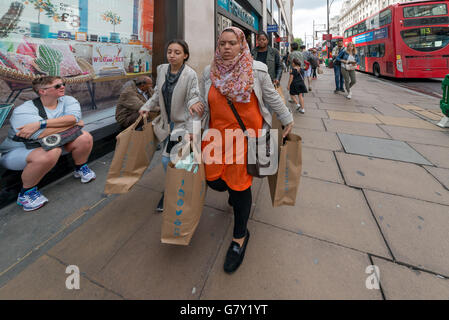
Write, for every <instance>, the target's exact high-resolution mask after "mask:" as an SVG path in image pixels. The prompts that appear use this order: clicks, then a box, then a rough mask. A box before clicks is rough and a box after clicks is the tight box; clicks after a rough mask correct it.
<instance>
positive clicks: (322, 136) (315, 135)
mask: <svg viewBox="0 0 449 320" xmlns="http://www.w3.org/2000/svg"><path fill="white" fill-rule="evenodd" d="M292 132H293V133H295V134H297V135H299V136H301V138H302V142H303V146H304V147H311V148H318V149H326V150H332V151H336V150H341V149H342V146H341V144H340V141H339V140H338V138H337V135H336V134H335V133H333V132H324V131H318V130H309V129H300V128H295V127H293V130H292Z"/></svg>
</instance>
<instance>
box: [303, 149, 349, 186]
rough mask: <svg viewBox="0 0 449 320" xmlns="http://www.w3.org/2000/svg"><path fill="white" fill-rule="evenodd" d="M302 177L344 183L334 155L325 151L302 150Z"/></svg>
mask: <svg viewBox="0 0 449 320" xmlns="http://www.w3.org/2000/svg"><path fill="white" fill-rule="evenodd" d="M302 175H303V176H306V177H311V178H317V179H320V180H326V181H332V182H336V183H344V181H343V178H342V176H341V174H340V169H339V168H338V165H337V161H336V159H335V156H334V153H333V152H332V151H327V150H321V149H314V148H307V147H304V148H302Z"/></svg>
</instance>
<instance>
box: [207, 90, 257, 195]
mask: <svg viewBox="0 0 449 320" xmlns="http://www.w3.org/2000/svg"><path fill="white" fill-rule="evenodd" d="M208 99H209V109H210V120H209V129H210V130H209V132H208V133H207V135H206V137H205V139H203V143H202V151H203V160H204V162H205V169H206V179H207V180H208V181H215V180H218V179H222V180H223V181H225V182H226V184H227V185H228V187H229V188H231V189H232V190H234V191H244V190H246V189H248V188H249V187H251V185H252V182H253V177H252V176H250V175H249V174H248V172H247V170H246V163H247V152H248V143H247V140H246V138H244V136H243V132H242V130H241V128H240V125H239V123H238V121H237V119H236V118H235V116H234V113H233V112H232V109H231V107H230V106H229V105H228V102H227V100H226V97H225V96H223V95H222V94H221V93H220V91H218V90H217V89H216V88H215V87H214V86H211V88H210V91H209V97H208ZM234 106H235V108H236V109H237V112H238V113H239V115H240V118H241V119H242V121H243V123H244V124H245V127H246V129H247V130H248V131H250V129H253V130H254V133H255V134H256V136H259V130H260V129H262V124H263V117H262V115H261V113H260V109H259V103H258V101H257V97H256V95H255V94H254V92H253V93H251V99H250V102H249V103H239V102H234ZM213 129H215V130H213ZM227 130H232V131H228V133H226V131H227ZM212 131H215V135H214V133H213V132H212ZM230 132H234V133H235V136H236V137H232V136H231V134H230ZM237 132H239V134H237ZM218 134H220V135H221V139H220V138H219V137H218V138H217V137H216V135H218ZM250 134H251V133H250ZM226 135H228V137H226ZM252 136H253V135H252ZM226 138H227V139H226ZM239 145H240V147H239ZM242 145H243V148H242V147H241V146H242ZM215 151H217V152H215ZM219 151H220V152H219ZM226 151H227V152H226ZM211 162H213V163H211Z"/></svg>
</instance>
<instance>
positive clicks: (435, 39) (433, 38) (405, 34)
mask: <svg viewBox="0 0 449 320" xmlns="http://www.w3.org/2000/svg"><path fill="white" fill-rule="evenodd" d="M401 36H402V40H404V42H405V44H406V45H407V46H409V47H410V48H412V49H414V50H417V51H426V52H430V51H436V50H439V49H442V48H444V47H446V46H447V45H448V44H449V28H448V27H426V28H417V29H408V30H404V31H401Z"/></svg>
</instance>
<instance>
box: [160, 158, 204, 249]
mask: <svg viewBox="0 0 449 320" xmlns="http://www.w3.org/2000/svg"><path fill="white" fill-rule="evenodd" d="M206 189H207V185H206V172H205V169H204V164H200V165H199V168H198V172H197V173H192V172H188V171H186V170H184V169H176V168H175V167H174V165H173V164H172V163H170V164H169V165H168V167H167V174H166V178H165V193H164V214H163V215H162V218H163V222H162V232H161V242H162V243H167V244H175V245H182V246H187V245H189V243H190V240H191V239H192V236H193V234H194V233H195V230H196V227H197V226H198V223H199V222H200V218H201V214H202V212H203V206H204V200H205V197H206Z"/></svg>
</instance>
